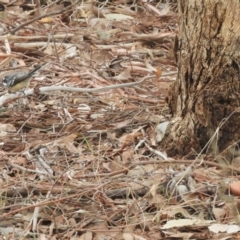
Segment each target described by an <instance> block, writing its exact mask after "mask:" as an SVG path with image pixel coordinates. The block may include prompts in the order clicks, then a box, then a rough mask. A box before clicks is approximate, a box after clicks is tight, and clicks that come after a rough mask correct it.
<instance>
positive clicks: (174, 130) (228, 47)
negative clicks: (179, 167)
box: [162, 0, 240, 156]
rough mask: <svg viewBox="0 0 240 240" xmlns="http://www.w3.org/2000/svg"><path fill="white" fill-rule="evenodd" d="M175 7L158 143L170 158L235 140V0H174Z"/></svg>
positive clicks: (238, 85) (238, 23) (238, 25)
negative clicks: (174, 64)
mask: <svg viewBox="0 0 240 240" xmlns="http://www.w3.org/2000/svg"><path fill="white" fill-rule="evenodd" d="M178 9H179V14H180V19H179V20H180V22H179V34H178V44H177V47H178V49H177V59H178V60H177V61H178V70H179V72H178V77H177V80H176V82H175V83H174V84H173V86H172V87H171V88H170V91H169V96H168V104H169V107H170V110H171V113H172V115H173V119H172V120H171V122H170V124H169V128H168V130H167V132H166V135H165V137H164V139H163V141H162V146H163V148H164V149H165V151H166V152H167V153H168V155H170V156H172V155H185V154H189V153H190V152H195V153H199V152H200V151H201V150H205V152H206V151H208V150H209V149H211V150H214V151H222V150H223V149H226V147H228V146H230V145H231V144H233V143H234V142H236V141H238V140H239V139H240V117H239V116H240V108H239V106H240V2H239V1H238V0H218V1H213V0H201V1H200V0H179V2H178ZM209 140H210V143H209Z"/></svg>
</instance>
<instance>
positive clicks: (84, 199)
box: [0, 0, 239, 240]
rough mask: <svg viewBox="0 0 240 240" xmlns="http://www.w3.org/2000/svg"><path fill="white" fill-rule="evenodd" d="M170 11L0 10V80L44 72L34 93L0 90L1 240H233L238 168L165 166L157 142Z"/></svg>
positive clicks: (172, 20)
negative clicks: (232, 188) (231, 191)
mask: <svg viewBox="0 0 240 240" xmlns="http://www.w3.org/2000/svg"><path fill="white" fill-rule="evenodd" d="M127 2H128V3H127ZM164 2H168V3H164ZM175 2H176V1H123V0H118V1H113V2H111V1H99V2H97V1H77V2H75V3H71V2H68V1H65V2H63V3H60V1H56V2H55V3H51V4H49V5H42V6H37V5H34V6H33V5H32V4H28V3H22V2H21V1H16V2H13V3H9V4H8V5H7V6H6V5H5V7H6V9H5V10H4V11H2V12H1V16H0V19H1V25H0V29H1V33H2V34H1V36H0V39H1V41H2V48H1V55H0V56H1V75H2V76H3V75H4V74H6V73H9V72H13V71H16V70H18V71H19V70H20V71H23V70H24V71H25V70H26V69H27V70H29V69H32V68H33V67H34V65H38V64H42V63H45V62H46V63H47V64H46V65H45V66H44V67H43V68H42V69H41V70H39V72H38V73H37V74H36V75H35V76H34V78H33V80H32V81H31V84H30V86H29V88H30V89H34V93H33V94H30V95H24V94H23V93H15V94H10V95H9V94H7V92H6V89H5V88H4V87H2V88H1V93H2V97H7V100H6V99H4V102H3V103H2V106H1V115H0V118H1V121H0V127H1V132H0V134H1V135H0V138H1V151H0V154H1V175H0V184H1V205H0V233H1V236H0V239H41V240H44V239H51V240H54V239H71V240H78V239H79V240H80V239H81V240H91V239H93V240H103V239H105V240H106V239H107V240H111V239H114V240H116V239H124V240H132V239H135V240H144V239H149V240H150V239H151V240H154V239H156V240H157V239H230V238H231V237H234V238H235V239H238V238H239V235H238V234H237V233H238V231H239V229H238V225H236V224H237V223H238V218H237V216H238V202H239V201H238V200H237V198H236V199H234V197H231V198H230V197H229V195H228V194H226V189H227V187H226V186H227V185H228V184H229V182H231V181H233V180H237V177H235V173H236V172H237V170H236V168H235V167H236V165H234V166H226V167H225V168H224V169H223V168H222V167H221V165H220V164H219V163H218V162H213V161H212V162H210V161H209V158H207V157H206V158H205V156H199V155H198V154H197V153H196V159H192V160H187V159H177V157H176V158H171V159H170V158H168V157H167V156H166V154H165V153H164V152H163V151H162V150H161V145H160V144H159V143H158V136H157V131H156V129H157V126H158V124H159V123H162V122H166V121H169V120H170V118H171V116H170V114H169V111H168V107H167V104H166V102H165V98H166V97H167V93H168V88H169V85H170V84H171V83H173V82H174V81H175V80H176V77H177V64H176V62H175V59H174V54H173V45H174V38H175V35H176V32H177V31H178V30H177V22H178V13H177V4H176V3H175ZM1 7H2V8H4V5H3V6H1ZM139 81H142V82H140V83H137V82H139ZM128 83H137V84H136V85H134V86H132V87H128V85H126V84H128ZM116 84H125V85H126V87H124V85H121V86H120V87H119V88H114V89H111V88H110V89H104V88H106V87H109V86H112V85H114V86H115V85H116ZM55 86H58V87H59V88H58V89H54V87H55ZM66 86H67V87H72V88H73V89H75V90H73V89H70V88H69V89H65V88H64V87H66ZM42 87H46V91H45V92H42V90H41V88H42ZM115 87H116V86H115ZM80 88H81V89H80ZM96 88H98V89H96ZM101 88H103V89H101ZM91 89H92V90H93V89H95V90H94V92H90V91H89V90H91ZM76 91H78V92H76ZM2 97H0V102H1V99H2ZM213 160H214V159H213ZM238 162H239V161H238ZM229 169H230V170H231V171H229ZM235 170H236V171H235ZM223 178H224V180H223ZM238 188H239V186H238ZM231 239H233V238H231Z"/></svg>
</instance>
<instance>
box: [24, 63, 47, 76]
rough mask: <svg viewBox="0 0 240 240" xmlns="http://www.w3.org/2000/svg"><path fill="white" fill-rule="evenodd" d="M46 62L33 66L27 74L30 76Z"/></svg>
mask: <svg viewBox="0 0 240 240" xmlns="http://www.w3.org/2000/svg"><path fill="white" fill-rule="evenodd" d="M46 64H47V63H43V64H41V65H39V66H37V67H35V68H34V69H33V70H30V71H29V72H28V75H29V76H32V75H33V74H34V73H35V72H37V71H38V70H39V69H40V68H42V67H43V66H44V65H46Z"/></svg>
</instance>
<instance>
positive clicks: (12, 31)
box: [5, 0, 81, 34]
mask: <svg viewBox="0 0 240 240" xmlns="http://www.w3.org/2000/svg"><path fill="white" fill-rule="evenodd" d="M79 2H81V0H77V1H76V2H75V3H73V4H72V5H70V6H68V7H66V8H64V9H63V10H60V11H56V12H52V13H46V14H43V15H41V16H38V17H36V18H33V19H31V20H29V21H27V22H25V23H23V24H21V25H19V26H18V27H16V28H14V29H13V30H11V31H10V33H11V34H14V33H15V32H17V31H18V30H20V29H21V28H23V27H25V26H27V25H29V24H31V23H33V22H35V21H37V20H39V19H42V18H45V17H50V16H53V15H58V14H61V13H64V12H67V11H68V10H70V9H71V8H72V7H73V6H75V5H77V4H78V3H79ZM5 34H6V33H5Z"/></svg>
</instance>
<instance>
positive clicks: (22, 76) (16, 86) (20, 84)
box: [2, 63, 46, 92]
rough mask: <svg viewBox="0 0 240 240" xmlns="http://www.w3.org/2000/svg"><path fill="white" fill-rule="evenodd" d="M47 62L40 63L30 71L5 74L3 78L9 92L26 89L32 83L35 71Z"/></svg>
mask: <svg viewBox="0 0 240 240" xmlns="http://www.w3.org/2000/svg"><path fill="white" fill-rule="evenodd" d="M45 64H46V63H44V64H42V65H39V66H37V67H35V68H34V69H33V70H30V71H29V72H15V73H13V74H8V75H6V76H4V77H3V79H2V83H3V86H5V87H7V88H8V90H9V92H17V91H20V90H22V89H26V88H27V87H28V85H29V84H30V81H31V79H32V76H33V75H34V73H35V72H37V71H38V70H39V69H40V68H42V67H43V66H44V65H45Z"/></svg>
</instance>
